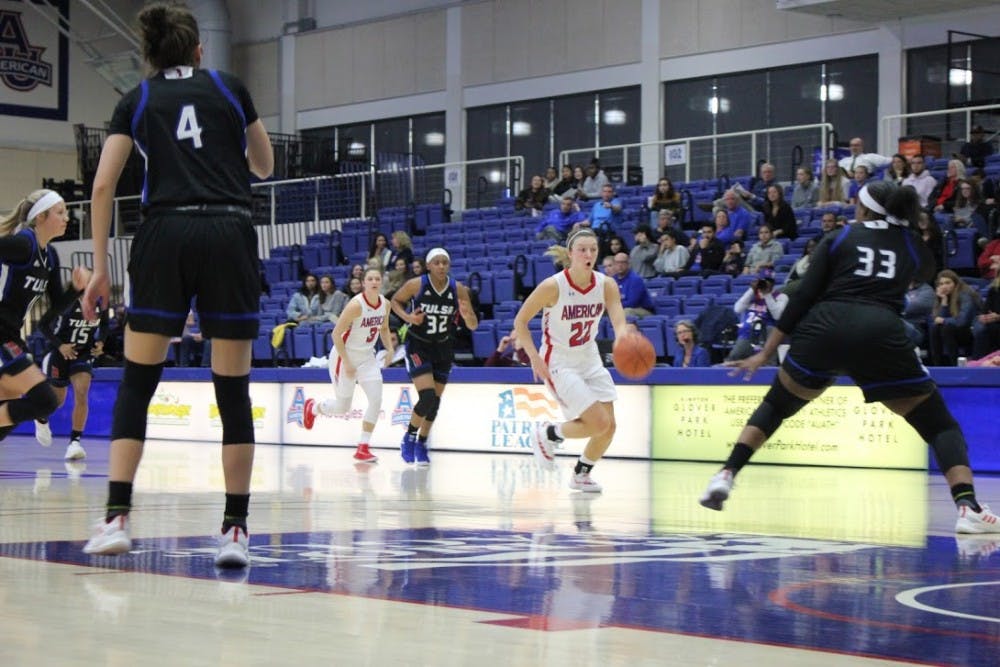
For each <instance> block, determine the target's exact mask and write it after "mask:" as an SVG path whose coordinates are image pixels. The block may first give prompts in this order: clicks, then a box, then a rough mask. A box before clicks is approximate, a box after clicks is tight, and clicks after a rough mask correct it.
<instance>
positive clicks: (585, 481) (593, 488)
mask: <svg viewBox="0 0 1000 667" xmlns="http://www.w3.org/2000/svg"><path fill="white" fill-rule="evenodd" d="M569 488H571V489H573V490H574V491H583V492H584V493H600V492H601V491H602V490H603V487H602V486H601V485H600V484H598V483H597V482H595V481H594V480H592V479H591V478H590V473H589V472H578V473H576V474H575V475H573V476H572V477H570V478H569Z"/></svg>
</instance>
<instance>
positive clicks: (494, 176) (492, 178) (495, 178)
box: [486, 169, 503, 183]
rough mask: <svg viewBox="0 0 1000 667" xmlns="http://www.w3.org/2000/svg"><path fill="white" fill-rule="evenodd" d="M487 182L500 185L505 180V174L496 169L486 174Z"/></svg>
mask: <svg viewBox="0 0 1000 667" xmlns="http://www.w3.org/2000/svg"><path fill="white" fill-rule="evenodd" d="M486 180H488V181H489V182H490V183H499V182H501V181H502V180H503V173H502V172H501V171H500V170H499V169H494V170H493V171H491V172H489V173H488V174H486Z"/></svg>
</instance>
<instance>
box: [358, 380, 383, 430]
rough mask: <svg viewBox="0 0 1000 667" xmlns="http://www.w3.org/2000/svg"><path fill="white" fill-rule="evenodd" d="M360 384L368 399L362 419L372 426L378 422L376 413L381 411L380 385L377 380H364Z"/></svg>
mask: <svg viewBox="0 0 1000 667" xmlns="http://www.w3.org/2000/svg"><path fill="white" fill-rule="evenodd" d="M360 384H361V390H362V391H363V392H365V397H366V398H367V399H368V407H367V408H365V416H364V417H363V419H364V421H366V422H368V423H369V424H374V423H375V422H377V421H378V413H379V412H380V411H381V410H382V383H381V382H380V381H379V380H365V381H364V382H362V383H360Z"/></svg>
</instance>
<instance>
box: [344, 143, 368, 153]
mask: <svg viewBox="0 0 1000 667" xmlns="http://www.w3.org/2000/svg"><path fill="white" fill-rule="evenodd" d="M347 154H348V155H364V154H365V145H364V144H363V143H361V142H360V141H352V142H351V143H350V144H348V145H347Z"/></svg>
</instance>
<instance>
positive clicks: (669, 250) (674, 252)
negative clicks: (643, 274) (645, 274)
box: [653, 234, 690, 277]
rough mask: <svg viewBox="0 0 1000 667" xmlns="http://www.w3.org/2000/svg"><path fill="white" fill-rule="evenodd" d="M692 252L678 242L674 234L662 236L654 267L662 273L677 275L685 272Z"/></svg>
mask: <svg viewBox="0 0 1000 667" xmlns="http://www.w3.org/2000/svg"><path fill="white" fill-rule="evenodd" d="M688 257H690V253H689V252H688V249H687V248H686V247H684V246H683V245H681V244H679V243H678V242H677V237H676V236H674V235H673V234H663V235H662V236H660V243H659V254H658V255H657V256H656V261H654V262H653V268H654V269H655V270H656V272H657V273H658V274H660V275H664V276H673V277H677V276H680V275H683V274H684V267H685V266H687V261H688Z"/></svg>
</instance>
